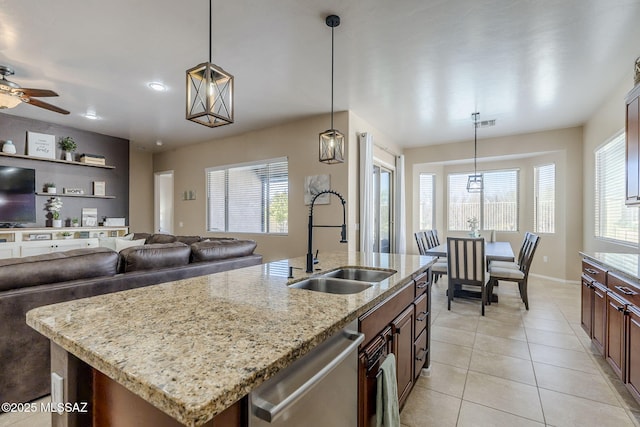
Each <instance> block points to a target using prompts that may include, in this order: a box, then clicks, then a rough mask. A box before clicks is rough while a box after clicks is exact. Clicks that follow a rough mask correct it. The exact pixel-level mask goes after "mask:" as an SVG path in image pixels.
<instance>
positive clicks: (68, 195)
mask: <svg viewBox="0 0 640 427" xmlns="http://www.w3.org/2000/svg"><path fill="white" fill-rule="evenodd" d="M36 196H49V197H85V198H88V199H115V198H116V196H96V195H93V194H63V193H39V192H36Z"/></svg>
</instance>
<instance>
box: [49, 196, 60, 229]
mask: <svg viewBox="0 0 640 427" xmlns="http://www.w3.org/2000/svg"><path fill="white" fill-rule="evenodd" d="M47 210H48V211H49V212H51V225H52V226H53V227H55V228H60V227H62V220H61V219H60V210H62V199H60V197H52V198H51V199H49V202H47Z"/></svg>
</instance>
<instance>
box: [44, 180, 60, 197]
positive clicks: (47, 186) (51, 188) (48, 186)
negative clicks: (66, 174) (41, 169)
mask: <svg viewBox="0 0 640 427" xmlns="http://www.w3.org/2000/svg"><path fill="white" fill-rule="evenodd" d="M44 191H45V192H47V193H49V194H56V193H57V192H58V190H57V189H56V185H55V184H54V183H53V182H47V183H46V184H45V185H44Z"/></svg>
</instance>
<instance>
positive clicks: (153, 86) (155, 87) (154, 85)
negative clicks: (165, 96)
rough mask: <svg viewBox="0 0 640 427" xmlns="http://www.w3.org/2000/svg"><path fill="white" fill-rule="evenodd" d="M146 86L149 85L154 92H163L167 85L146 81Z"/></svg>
mask: <svg viewBox="0 0 640 427" xmlns="http://www.w3.org/2000/svg"><path fill="white" fill-rule="evenodd" d="M147 86H149V87H150V88H151V89H153V90H155V91H156V92H164V91H165V90H167V87H166V86H165V85H164V84H163V83H160V82H150V83H147Z"/></svg>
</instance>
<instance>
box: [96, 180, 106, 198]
mask: <svg viewBox="0 0 640 427" xmlns="http://www.w3.org/2000/svg"><path fill="white" fill-rule="evenodd" d="M93 195H94V196H106V195H107V184H106V182H104V181H93Z"/></svg>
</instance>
